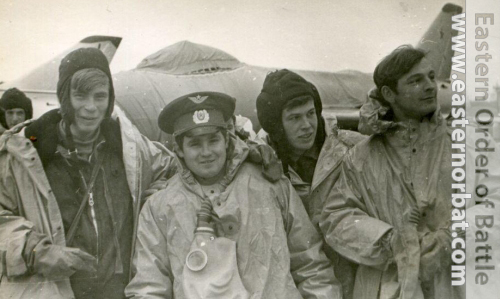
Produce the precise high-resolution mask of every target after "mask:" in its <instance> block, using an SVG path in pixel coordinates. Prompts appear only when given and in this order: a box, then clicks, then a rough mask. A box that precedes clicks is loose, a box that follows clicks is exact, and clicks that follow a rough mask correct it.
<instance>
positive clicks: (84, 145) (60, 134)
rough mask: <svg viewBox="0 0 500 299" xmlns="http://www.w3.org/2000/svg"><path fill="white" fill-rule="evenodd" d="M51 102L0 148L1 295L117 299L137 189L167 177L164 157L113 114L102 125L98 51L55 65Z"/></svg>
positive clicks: (108, 91)
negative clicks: (54, 106) (54, 100)
mask: <svg viewBox="0 0 500 299" xmlns="http://www.w3.org/2000/svg"><path fill="white" fill-rule="evenodd" d="M57 95H58V99H59V101H60V104H61V108H60V109H56V110H52V111H49V112H47V113H46V114H44V115H43V116H41V117H40V118H39V119H38V120H36V121H35V122H33V123H32V124H31V125H30V126H29V127H27V128H26V129H25V132H24V133H25V136H22V135H19V134H14V135H13V134H12V133H9V134H7V133H5V134H4V135H3V136H2V137H1V139H0V168H1V169H6V171H4V172H2V174H1V177H0V190H2V192H0V218H1V219H0V240H1V241H0V257H3V258H1V261H2V264H3V266H2V282H1V284H0V293H1V294H2V295H3V296H5V297H8V298H34V297H37V298H106V299H109V298H124V296H125V295H124V292H123V291H124V288H125V286H126V284H127V283H128V277H129V267H130V260H131V256H132V250H133V241H134V239H135V238H134V235H133V232H134V227H135V223H136V220H137V216H138V215H139V209H140V206H141V204H142V199H143V191H144V190H143V189H144V188H148V187H149V186H150V185H151V184H152V183H153V182H155V181H157V180H158V179H161V178H163V177H165V176H166V175H167V172H168V170H169V169H171V167H170V166H171V157H173V154H171V153H170V152H169V151H168V150H167V149H166V148H164V147H163V146H161V145H159V144H157V143H153V142H151V141H149V140H148V139H146V138H145V137H144V136H142V135H141V134H140V133H139V132H138V131H137V129H136V128H135V127H134V126H133V125H132V124H131V123H130V121H129V120H128V119H127V118H126V117H125V116H124V115H123V113H122V112H121V111H116V115H117V116H118V117H117V118H111V115H112V112H113V106H114V89H113V81H112V77H111V73H110V70H109V65H108V61H107V59H106V57H105V56H104V54H103V53H102V52H101V51H100V50H98V49H95V48H81V49H77V50H75V51H73V52H71V53H69V54H68V55H67V56H66V57H64V59H63V60H62V61H61V64H60V67H59V81H58V84H57ZM7 132H10V131H7ZM6 135H9V136H6ZM26 137H27V138H29V139H26ZM30 140H31V142H30ZM5 257H7V258H6V259H5Z"/></svg>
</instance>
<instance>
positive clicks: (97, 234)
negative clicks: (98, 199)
mask: <svg viewBox="0 0 500 299" xmlns="http://www.w3.org/2000/svg"><path fill="white" fill-rule="evenodd" d="M89 206H90V215H91V216H92V223H93V224H94V229H95V235H96V238H97V263H98V264H99V229H98V228H97V217H96V216H95V209H94V193H93V192H92V191H91V192H90V193H89Z"/></svg>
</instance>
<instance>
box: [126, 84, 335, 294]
mask: <svg viewBox="0 0 500 299" xmlns="http://www.w3.org/2000/svg"><path fill="white" fill-rule="evenodd" d="M234 107H235V100H234V99H233V98H232V97H230V96H228V95H226V94H222V93H216V92H198V93H192V94H188V95H185V96H182V97H180V98H178V99H176V100H174V101H173V102H171V103H170V104H168V105H167V106H166V107H165V108H164V109H163V111H162V112H161V114H160V116H159V118H158V125H159V126H160V128H161V129H162V130H164V131H165V132H166V133H169V134H173V135H174V136H175V141H176V154H177V158H178V164H179V166H178V172H177V174H176V175H175V176H173V177H172V178H171V180H169V184H168V186H167V188H166V189H164V190H162V191H159V192H157V193H155V194H154V195H153V196H152V197H151V198H150V199H149V200H148V201H147V202H146V204H145V205H144V207H143V209H142V211H141V216H140V220H139V226H138V233H137V244H136V254H135V257H134V261H133V270H134V272H135V275H134V277H133V279H132V280H131V282H130V284H129V285H128V286H127V289H126V294H127V296H128V297H131V298H150V297H151V296H153V295H154V296H155V297H157V298H186V297H187V294H186V292H190V291H191V290H190V289H187V291H186V289H184V287H183V277H185V276H184V275H183V269H184V264H185V261H186V256H187V255H188V253H189V251H190V246H191V243H192V242H193V240H194V229H195V227H196V219H197V218H196V216H197V213H198V212H199V210H200V208H201V207H202V205H204V206H205V205H209V206H211V207H212V209H213V213H212V215H213V216H212V217H213V218H214V219H213V220H214V222H215V223H216V225H215V231H216V235H217V237H225V238H229V239H231V240H233V241H235V242H236V253H237V254H236V256H237V260H236V264H237V269H236V271H237V273H238V275H235V276H234V277H236V276H239V278H240V280H241V283H242V284H240V285H243V286H244V288H245V289H246V292H247V293H249V295H250V297H252V298H268V297H272V298H341V288H340V286H339V284H338V283H337V282H336V280H335V277H334V275H333V271H332V268H331V266H330V263H329V261H328V259H327V258H326V256H325V255H324V253H323V251H322V245H323V242H322V238H321V236H320V235H319V234H318V232H317V231H316V230H315V229H314V227H313V226H312V224H311V222H310V220H309V218H308V217H307V213H306V211H305V209H304V207H303V205H302V203H301V201H300V198H299V197H298V195H297V194H296V192H295V191H294V189H293V187H292V185H291V184H290V182H289V181H288V179H286V178H285V177H283V176H281V178H280V179H279V180H277V181H275V182H270V181H268V180H267V179H265V178H264V176H263V174H262V172H261V170H260V169H259V168H258V167H257V166H256V165H255V164H252V163H248V162H246V161H245V160H246V158H247V156H248V152H249V149H248V147H247V145H246V144H245V143H244V142H243V141H242V140H241V139H239V138H236V137H235V136H234V135H233V134H228V133H227V129H226V122H227V121H228V120H229V119H230V117H231V116H232V115H233V112H234ZM201 271H202V270H201ZM214 274H215V273H214ZM214 276H215V275H214ZM189 283H191V284H193V283H196V282H189ZM222 287H223V286H222ZM218 291H219V292H220V293H218V298H220V297H221V296H223V295H224V294H227V293H222V291H221V290H220V289H218ZM231 291H234V290H231V289H229V290H227V289H226V290H224V292H231ZM210 295H211V294H210V293H209V290H208V289H207V290H206V292H205V293H203V296H205V297H207V298H212V297H210ZM212 295H213V294H212ZM247 295H248V294H247ZM213 298H215V297H213ZM223 298H226V297H223Z"/></svg>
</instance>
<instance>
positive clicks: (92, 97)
mask: <svg viewBox="0 0 500 299" xmlns="http://www.w3.org/2000/svg"><path fill="white" fill-rule="evenodd" d="M70 99H71V105H72V106H73V109H74V110H75V120H74V122H73V123H72V124H71V132H72V133H73V134H75V135H76V136H80V137H86V136H91V135H92V134H94V132H95V131H96V130H97V128H98V127H99V126H100V125H101V122H102V120H103V119H104V116H105V114H106V110H107V109H108V104H109V85H108V83H104V84H102V85H97V86H95V87H94V88H92V89H90V90H89V91H88V92H81V91H78V90H74V89H72V90H71V95H70Z"/></svg>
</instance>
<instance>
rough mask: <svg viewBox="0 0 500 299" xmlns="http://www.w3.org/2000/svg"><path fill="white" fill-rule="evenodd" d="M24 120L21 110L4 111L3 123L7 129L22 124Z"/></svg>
mask: <svg viewBox="0 0 500 299" xmlns="http://www.w3.org/2000/svg"><path fill="white" fill-rule="evenodd" d="M25 120H26V113H25V112H24V109H22V108H14V109H7V110H5V122H6V123H7V129H10V128H12V127H13V126H15V125H17V124H20V123H22V122H23V121H25Z"/></svg>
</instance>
